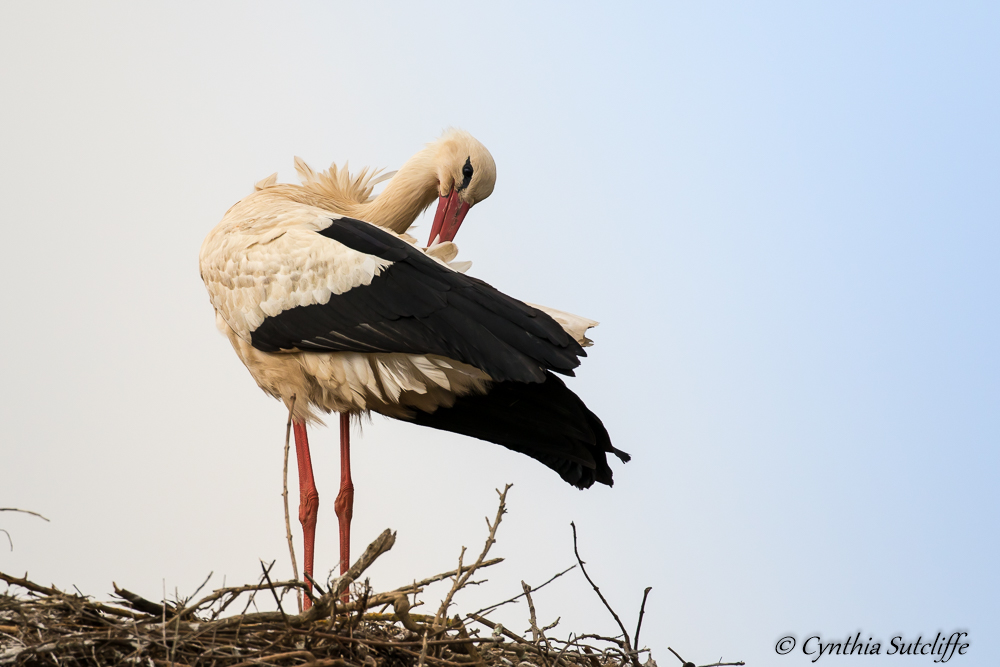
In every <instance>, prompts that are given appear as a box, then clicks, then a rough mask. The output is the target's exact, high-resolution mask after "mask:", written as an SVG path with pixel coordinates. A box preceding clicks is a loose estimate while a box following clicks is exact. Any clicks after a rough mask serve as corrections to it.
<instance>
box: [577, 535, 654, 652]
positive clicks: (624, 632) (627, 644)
mask: <svg viewBox="0 0 1000 667" xmlns="http://www.w3.org/2000/svg"><path fill="white" fill-rule="evenodd" d="M569 525H570V526H572V527H573V553H574V554H576V562H577V563H579V564H580V570H581V571H582V572H583V576H585V577H586V578H587V581H588V582H590V585H591V587H592V588H593V589H594V592H595V593H597V597H599V598H601V602H603V603H604V606H605V607H607V608H608V611H610V612H611V615H612V616H614V618H615V622H616V623H617V624H618V627H619V628H620V629H621V631H622V636H624V637H625V651H626V652H627V653H628V654H629V658H630V659H631V660H632V664H633V665H635V667H641V665H640V664H639V658H638V657H636V656H635V655H634V654H633V653H632V642H631V641H630V640H629V637H628V630H626V629H625V626H624V625H622V619H620V618H618V614H616V613H615V610H614V609H612V608H611V605H610V604H608V601H607V600H606V599H605V598H604V595H603V594H601V589H600V588H598V587H597V584H595V583H594V580H593V579H591V578H590V575H589V574H587V568H585V567H584V566H583V559H582V558H580V550H579V549H578V548H577V546H576V524H575V523H573V522H572V521H570V522H569Z"/></svg>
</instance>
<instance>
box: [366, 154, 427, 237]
mask: <svg viewBox="0 0 1000 667" xmlns="http://www.w3.org/2000/svg"><path fill="white" fill-rule="evenodd" d="M434 153H435V152H434V151H433V150H431V149H429V148H425V149H424V150H422V151H420V152H419V153H417V154H416V155H414V156H413V157H411V158H410V159H409V160H407V161H406V164H404V165H403V166H402V167H400V168H399V171H398V172H397V173H396V175H395V176H393V177H392V180H390V181H389V184H388V185H386V187H385V190H383V191H382V193H381V194H380V195H379V196H378V197H376V198H375V200H374V201H373V202H372V203H371V204H370V205H369V208H368V210H367V211H365V214H364V217H363V218H362V219H364V220H367V221H368V222H372V223H374V224H376V225H379V226H381V227H386V228H388V229H391V230H392V231H394V232H396V233H397V234H402V233H403V232H405V231H406V230H407V228H409V226H410V225H412V224H413V221H414V220H416V219H417V216H418V215H420V214H421V213H422V212H423V210H424V209H425V208H427V207H428V206H430V205H431V202H433V201H434V200H435V199H436V198H437V196H438V177H437V170H436V168H435V160H434V157H435V155H434Z"/></svg>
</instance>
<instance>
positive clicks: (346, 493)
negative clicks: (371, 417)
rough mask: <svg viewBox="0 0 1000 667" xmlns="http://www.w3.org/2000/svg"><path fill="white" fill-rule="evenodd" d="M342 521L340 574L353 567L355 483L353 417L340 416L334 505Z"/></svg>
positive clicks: (344, 413)
mask: <svg viewBox="0 0 1000 667" xmlns="http://www.w3.org/2000/svg"><path fill="white" fill-rule="evenodd" d="M334 507H335V508H336V510H337V518H338V519H339V520H340V573H341V574H344V573H345V572H347V570H348V568H350V567H351V517H352V516H354V482H353V481H351V417H350V415H349V414H348V413H346V412H342V413H341V414H340V493H338V494H337V502H336V503H334Z"/></svg>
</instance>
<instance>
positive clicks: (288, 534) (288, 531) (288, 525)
mask: <svg viewBox="0 0 1000 667" xmlns="http://www.w3.org/2000/svg"><path fill="white" fill-rule="evenodd" d="M294 409H295V394H292V403H291V405H289V406H288V422H286V423H285V465H284V467H283V468H282V473H281V499H282V502H284V504H285V539H286V540H288V555H289V556H290V557H291V559H292V579H298V578H299V566H298V564H297V562H296V560H295V545H294V544H293V543H292V520H291V515H290V514H289V513H288V450H289V446H290V441H291V437H292V411H293V410H294ZM307 590H308V589H307ZM295 599H296V600H298V603H299V613H300V614H301V613H302V592H301V591H299V593H298V595H296V596H295Z"/></svg>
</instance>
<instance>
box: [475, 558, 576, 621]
mask: <svg viewBox="0 0 1000 667" xmlns="http://www.w3.org/2000/svg"><path fill="white" fill-rule="evenodd" d="M494 560H500V559H494ZM486 565H487V563H483V567H485V566H486ZM574 567H576V565H570V566H569V567H567V568H566V569H565V570H563V571H562V572H560V573H559V574H554V575H552V577H551V578H550V579H549V580H548V581H546V582H545V583H544V584H540V585H538V586H536V587H534V588H532V589H531V592H532V593H534V592H535V591H540V590H542V589H543V588H545V587H546V586H548V585H549V584H551V583H552V582H553V581H555V580H556V579H558V578H559V577H561V576H563V575H564V574H566V573H567V572H569V571H570V570H572V569H573V568H574ZM523 597H524V593H523V592H522V593H518V594H517V595H515V596H514V597H512V598H510V599H509V600H504V601H503V602H498V603H496V604H491V605H490V606H489V607H483V608H482V609H480V610H479V611H477V612H476V613H477V614H484V613H487V614H488V613H489V612H491V611H494V610H496V609H498V608H500V607H502V606H504V605H505V604H509V603H511V602H514V601H515V600H517V599H518V598H523Z"/></svg>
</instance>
